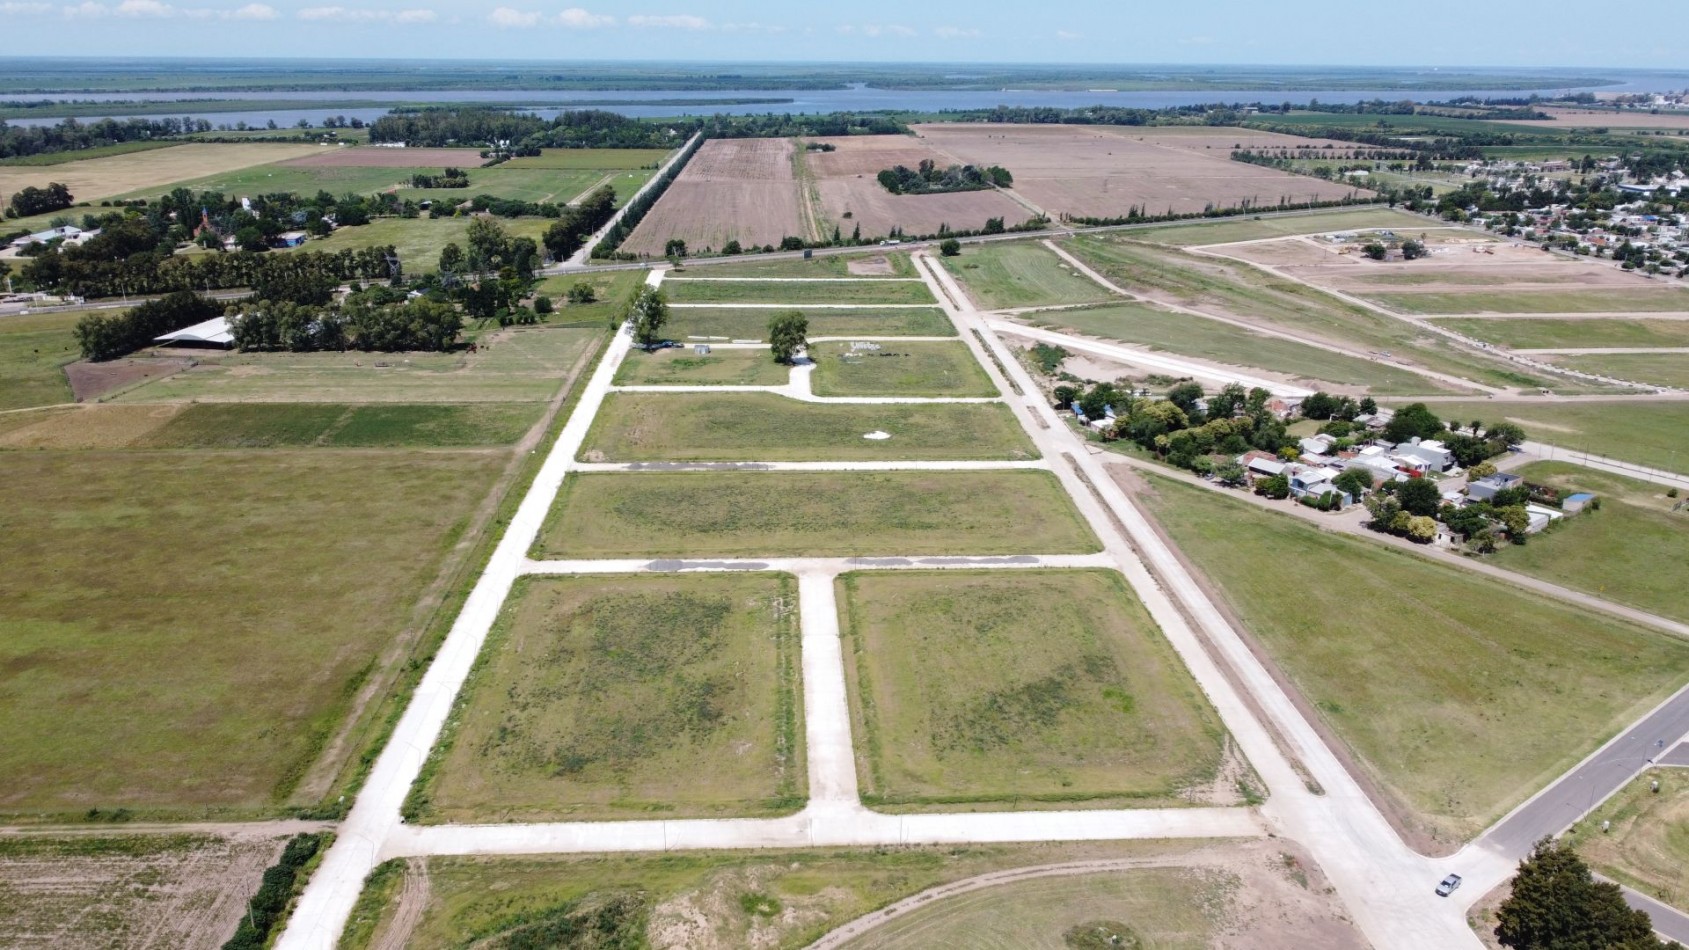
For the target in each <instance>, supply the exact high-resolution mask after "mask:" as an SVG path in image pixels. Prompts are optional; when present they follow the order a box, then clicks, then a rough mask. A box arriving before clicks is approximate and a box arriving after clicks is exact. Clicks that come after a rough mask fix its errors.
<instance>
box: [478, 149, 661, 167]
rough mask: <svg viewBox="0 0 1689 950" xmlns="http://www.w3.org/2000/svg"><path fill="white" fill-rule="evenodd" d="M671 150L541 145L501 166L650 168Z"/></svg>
mask: <svg viewBox="0 0 1689 950" xmlns="http://www.w3.org/2000/svg"><path fill="white" fill-rule="evenodd" d="M670 154H671V152H670V150H669V149H666V148H542V149H540V153H539V154H538V155H524V156H522V157H520V158H513V159H511V160H510V161H508V162H505V163H504V165H503V167H505V168H570V169H586V170H590V171H604V172H610V171H618V170H621V169H627V168H635V169H651V170H655V169H656V168H657V167H658V166H660V165H662V164H663V162H664V160H666V159H667V158H668V157H669V155H670Z"/></svg>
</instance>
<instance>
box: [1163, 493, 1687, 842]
mask: <svg viewBox="0 0 1689 950" xmlns="http://www.w3.org/2000/svg"><path fill="white" fill-rule="evenodd" d="M1152 484H1153V487H1154V490H1153V491H1152V492H1150V493H1147V495H1146V496H1145V501H1146V503H1147V504H1148V506H1149V508H1150V510H1151V512H1152V513H1153V514H1154V515H1155V517H1156V518H1157V519H1158V520H1160V522H1161V523H1162V525H1163V526H1164V527H1165V528H1166V530H1167V532H1168V533H1169V534H1170V535H1171V537H1172V540H1173V541H1174V543H1175V544H1177V545H1178V546H1179V548H1180V549H1181V550H1182V551H1183V552H1184V553H1185V554H1186V555H1188V556H1189V557H1190V559H1191V560H1192V561H1194V562H1195V563H1196V565H1197V566H1198V567H1199V568H1200V569H1201V570H1202V571H1203V572H1204V573H1206V574H1207V576H1208V577H1209V578H1210V579H1211V580H1212V581H1213V583H1214V584H1215V585H1217V586H1218V587H1219V589H1220V591H1221V593H1222V594H1223V595H1224V599H1225V600H1226V601H1227V602H1228V603H1229V604H1230V605H1231V606H1232V608H1233V609H1234V610H1235V611H1236V612H1237V613H1238V615H1239V616H1240V617H1241V618H1242V620H1243V622H1244V624H1246V625H1247V626H1248V628H1249V629H1250V630H1251V631H1252V632H1253V633H1254V635H1255V636H1256V637H1257V638H1258V639H1259V640H1260V641H1261V643H1262V644H1263V645H1264V646H1265V648H1266V651H1267V653H1268V654H1269V655H1270V656H1271V657H1272V659H1273V660H1274V661H1275V662H1276V663H1277V664H1278V666H1279V667H1280V668H1281V669H1282V670H1283V671H1284V672H1285V673H1286V674H1287V675H1288V676H1289V678H1290V679H1291V680H1292V681H1293V682H1294V683H1295V684H1296V686H1297V688H1298V689H1300V690H1301V692H1302V694H1303V695H1304V696H1305V697H1306V698H1307V700H1308V701H1309V702H1310V703H1312V704H1313V705H1314V706H1315V707H1316V708H1317V709H1318V711H1319V714H1320V716H1321V717H1322V718H1323V719H1324V720H1325V722H1326V724H1327V725H1329V726H1330V727H1331V729H1332V730H1333V731H1335V732H1336V734H1337V735H1338V736H1340V737H1341V738H1342V739H1343V740H1344V741H1345V742H1346V743H1347V744H1348V746H1349V747H1350V748H1351V749H1352V750H1353V751H1354V752H1355V753H1356V755H1357V756H1358V758H1359V759H1360V761H1361V762H1362V764H1363V766H1364V767H1365V769H1366V770H1367V771H1369V772H1370V773H1372V775H1373V776H1375V777H1376V778H1377V779H1378V781H1379V782H1380V784H1381V785H1382V786H1383V787H1384V788H1385V789H1387V790H1389V791H1390V792H1393V793H1394V795H1395V796H1396V797H1397V799H1398V800H1399V801H1400V802H1401V803H1402V804H1403V805H1405V806H1406V808H1407V809H1408V810H1410V811H1411V813H1412V814H1413V815H1414V816H1416V817H1417V820H1418V822H1419V823H1420V824H1421V825H1422V827H1423V829H1424V830H1425V831H1426V832H1427V833H1428V834H1430V835H1431V836H1433V837H1435V838H1436V839H1437V840H1440V841H1444V842H1454V841H1461V840H1465V839H1467V838H1469V837H1470V836H1471V835H1473V834H1475V833H1477V832H1478V831H1480V830H1481V829H1483V828H1484V827H1487V826H1488V825H1489V824H1490V823H1492V822H1493V821H1495V820H1496V819H1497V818H1499V817H1501V815H1502V814H1504V813H1505V812H1506V811H1507V810H1508V809H1509V808H1511V807H1512V806H1513V805H1515V804H1517V803H1518V802H1520V801H1522V800H1524V799H1525V798H1526V797H1527V796H1529V795H1530V794H1532V793H1533V792H1535V791H1536V790H1537V789H1539V788H1541V787H1542V786H1543V785H1545V784H1546V783H1547V782H1549V781H1550V780H1551V779H1552V778H1553V777H1555V776H1557V775H1559V774H1561V773H1562V772H1564V771H1565V770H1566V769H1568V768H1570V767H1571V766H1572V765H1573V764H1575V763H1576V762H1577V761H1578V760H1579V759H1581V758H1582V757H1583V756H1584V755H1586V754H1588V753H1589V752H1590V751H1591V750H1592V749H1594V748H1595V747H1596V746H1598V745H1599V744H1600V743H1601V742H1603V741H1605V740H1606V739H1607V738H1608V737H1610V736H1612V735H1613V734H1614V733H1615V732H1616V731H1617V730H1618V729H1619V728H1620V727H1622V726H1624V725H1627V724H1629V723H1630V722H1632V721H1634V720H1635V719H1636V718H1637V717H1639V716H1640V715H1641V714H1642V713H1644V712H1646V711H1647V710H1648V709H1651V708H1652V707H1653V706H1654V705H1655V704H1656V703H1658V702H1659V701H1660V700H1662V699H1663V698H1665V696H1666V695H1668V694H1669V693H1670V692H1671V691H1673V690H1674V689H1676V688H1677V687H1678V686H1680V685H1681V684H1682V683H1683V681H1684V677H1685V675H1686V674H1689V643H1685V642H1683V641H1681V640H1678V639H1676V638H1673V637H1670V636H1666V635H1664V634H1657V633H1653V632H1651V631H1648V630H1644V629H1642V628H1639V627H1634V626H1631V625H1629V624H1625V623H1622V622H1620V621H1617V620H1612V619H1608V618H1606V617H1603V616H1600V615H1597V614H1593V613H1589V612H1585V611H1581V610H1577V609H1574V608H1572V607H1569V606H1565V605H1562V604H1559V603H1556V602H1553V601H1549V600H1545V599H1543V598H1541V597H1539V596H1536V595H1532V594H1526V593H1522V592H1520V591H1518V590H1515V589H1513V588H1510V587H1508V586H1506V585H1504V584H1501V583H1498V582H1495V581H1492V580H1490V579H1488V578H1486V577H1480V576H1477V575H1473V574H1471V573H1469V572H1466V571H1462V570H1459V569H1458V568H1455V567H1450V566H1445V565H1440V564H1435V563H1432V562H1428V561H1426V560H1424V559H1422V558H1419V557H1417V556H1415V555H1412V554H1409V553H1407V552H1401V551H1395V550H1391V549H1388V548H1385V547H1383V546H1381V545H1375V544H1371V543H1369V542H1367V541H1366V540H1364V539H1360V538H1348V537H1343V536H1340V535H1336V534H1328V533H1325V532H1322V531H1320V530H1319V529H1318V528H1315V527H1313V526H1311V525H1308V524H1305V523H1303V522H1302V521H1301V520H1300V519H1294V518H1287V517H1284V516H1282V515H1278V514H1274V513H1272V512H1264V511H1259V510H1257V509H1255V508H1253V507H1251V506H1248V505H1245V504H1243V503H1242V502H1239V501H1233V500H1231V499H1226V498H1223V497H1217V496H1215V495H1214V494H1213V493H1211V492H1204V491H1201V490H1199V489H1195V488H1191V487H1187V486H1185V485H1180V484H1178V483H1175V482H1170V481H1167V480H1164V479H1159V478H1156V479H1153V480H1152Z"/></svg>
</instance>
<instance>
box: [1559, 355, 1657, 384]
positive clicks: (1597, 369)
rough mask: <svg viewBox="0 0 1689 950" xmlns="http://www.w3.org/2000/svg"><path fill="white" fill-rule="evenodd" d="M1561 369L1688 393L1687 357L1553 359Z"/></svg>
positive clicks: (1614, 356)
mask: <svg viewBox="0 0 1689 950" xmlns="http://www.w3.org/2000/svg"><path fill="white" fill-rule="evenodd" d="M1551 359H1552V360H1553V361H1554V362H1555V363H1556V364H1558V365H1560V366H1569V367H1571V368H1572V369H1578V370H1583V371H1584V372H1586V373H1597V374H1599V375H1602V376H1611V377H1612V378H1614V379H1626V380H1630V381H1631V382H1637V383H1647V384H1649V385H1652V386H1670V387H1673V388H1676V389H1689V353H1608V354H1604V355H1600V356H1595V355H1589V356H1555V357H1551Z"/></svg>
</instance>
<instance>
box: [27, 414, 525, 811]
mask: <svg viewBox="0 0 1689 950" xmlns="http://www.w3.org/2000/svg"><path fill="white" fill-rule="evenodd" d="M136 408H137V409H140V410H141V411H153V409H152V407H136ZM166 408H169V407H166ZM65 415H69V414H65ZM503 465H504V459H503V458H502V457H499V456H496V455H493V454H490V453H484V452H395V451H385V450H384V451H369V450H347V451H336V452H324V451H320V450H306V451H288V450H273V451H266V452H263V453H227V452H181V451H166V452H158V451H119V452H0V531H3V532H4V534H5V536H6V538H7V546H8V549H9V550H10V551H12V552H13V553H15V554H16V555H18V556H17V557H16V558H15V559H13V560H15V562H16V563H13V564H11V565H10V566H9V568H8V569H7V570H6V571H5V572H4V574H3V576H0V667H4V668H6V669H9V670H12V671H13V673H12V674H11V675H9V676H8V677H7V678H6V679H5V681H4V682H3V684H0V810H4V811H7V812H13V813H25V814H58V813H65V812H75V813H78V814H80V813H81V812H84V811H86V810H87V809H88V808H90V807H113V806H124V807H128V808H131V809H134V810H135V811H136V812H139V813H141V814H143V815H145V814H165V815H181V814H184V813H190V812H191V813H192V814H193V815H195V816H198V817H205V816H207V815H214V814H216V813H218V812H224V813H229V812H231V811H232V812H235V813H241V812H247V811H252V810H258V809H264V808H267V807H273V806H274V805H276V804H279V803H281V802H284V801H286V800H287V799H288V797H289V795H290V794H291V793H292V791H293V789H294V787H295V785H296V783H298V781H299V780H300V778H301V776H302V775H303V774H304V773H305V771H306V769H307V767H308V766H310V764H311V763H312V762H313V761H314V760H315V759H316V758H317V757H318V755H319V753H320V752H321V751H322V746H323V743H324V742H325V740H326V739H327V737H328V735H329V733H330V732H331V731H333V730H334V728H335V727H336V726H337V725H338V724H339V723H340V722H341V721H342V719H343V718H344V717H345V716H346V715H347V713H348V710H349V707H350V704H351V702H352V698H353V696H354V694H355V693H356V691H357V687H358V685H359V684H360V683H361V682H363V681H364V679H365V678H366V677H368V676H369V675H371V673H372V671H373V670H374V669H375V667H376V661H377V657H378V656H379V655H380V654H381V652H382V651H383V650H384V649H385V648H387V647H388V646H389V645H390V644H391V643H392V641H393V638H394V637H395V635H396V634H397V633H398V632H399V631H401V630H404V629H406V628H407V627H408V626H410V625H411V624H412V623H413V622H414V620H413V616H412V615H413V610H414V609H415V607H416V604H417V602H418V600H419V599H420V597H421V595H422V592H423V590H424V588H425V586H426V585H427V584H428V583H429V582H430V581H432V580H433V579H434V577H435V575H436V574H437V572H438V571H439V569H440V565H441V563H442V561H443V559H444V558H445V557H446V555H447V552H448V550H449V549H450V548H451V546H452V545H453V544H454V543H455V542H456V540H457V536H456V535H457V532H460V531H461V530H462V526H463V523H464V520H465V519H466V518H468V516H469V514H470V512H471V510H472V509H473V508H474V506H475V504H476V502H478V501H480V499H481V498H482V496H483V494H484V493H485V491H486V486H487V485H489V484H490V483H491V482H492V481H493V479H494V477H495V475H496V474H497V472H498V471H499V469H500V468H501V467H502V466H503ZM376 486H379V487H378V488H377V487H376ZM351 565H356V570H350V569H347V568H349V567H350V566H351ZM307 588H308V589H309V591H310V595H309V596H308V597H301V596H300V593H299V592H300V591H301V590H303V589H307ZM113 709H121V710H123V711H124V714H123V715H121V716H114V715H112V714H111V710H113ZM343 754H354V753H353V752H352V750H347V751H346V752H344V753H343Z"/></svg>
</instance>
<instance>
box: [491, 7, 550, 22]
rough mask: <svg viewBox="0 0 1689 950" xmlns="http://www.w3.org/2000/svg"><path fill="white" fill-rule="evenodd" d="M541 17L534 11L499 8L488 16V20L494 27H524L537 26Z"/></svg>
mask: <svg viewBox="0 0 1689 950" xmlns="http://www.w3.org/2000/svg"><path fill="white" fill-rule="evenodd" d="M541 16H542V14H540V13H536V12H532V11H525V10H512V9H511V8H509V7H499V8H498V9H496V10H494V11H493V12H492V13H489V14H487V19H489V20H491V21H492V22H493V25H494V26H504V27H523V26H535V25H537V24H538V23H539V22H540V18H541Z"/></svg>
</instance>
